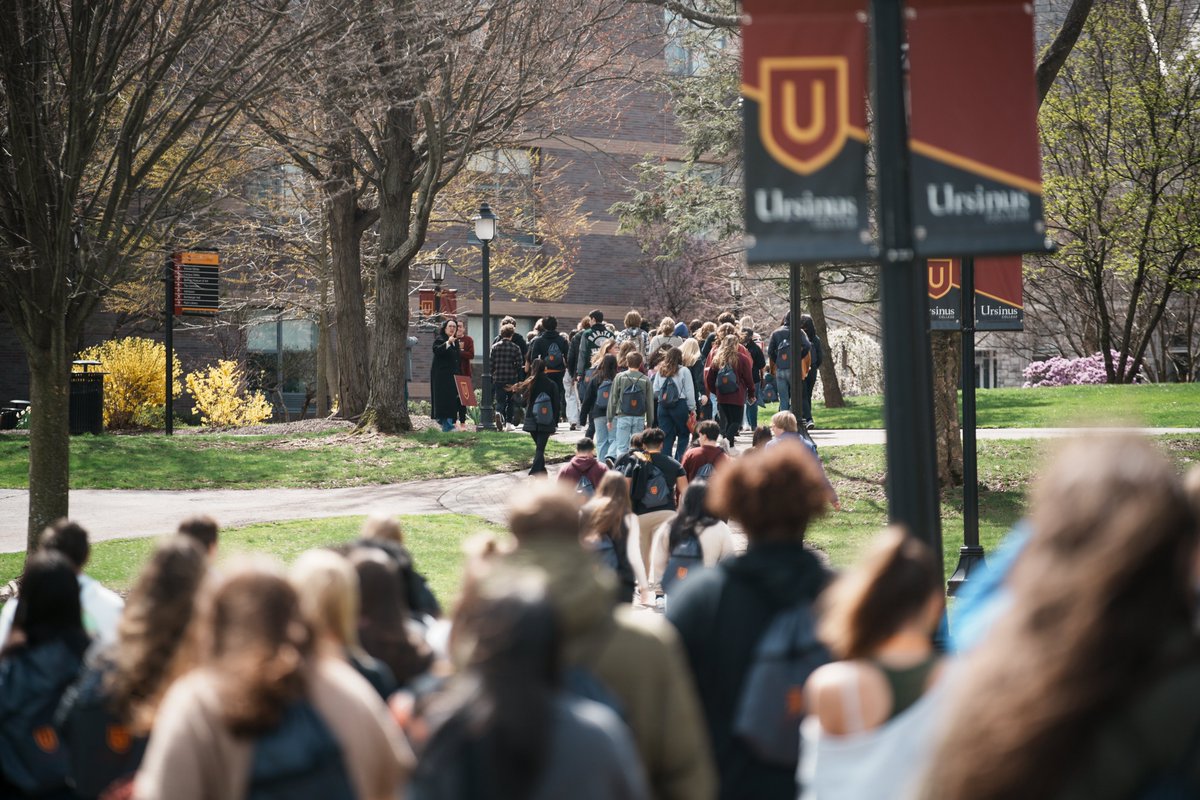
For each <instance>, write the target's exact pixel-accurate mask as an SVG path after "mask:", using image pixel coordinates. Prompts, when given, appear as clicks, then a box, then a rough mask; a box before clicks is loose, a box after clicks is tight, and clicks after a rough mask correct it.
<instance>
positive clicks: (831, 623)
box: [820, 526, 943, 659]
mask: <svg viewBox="0 0 1200 800" xmlns="http://www.w3.org/2000/svg"><path fill="white" fill-rule="evenodd" d="M942 591H943V589H942V576H941V575H940V574H939V573H938V565H937V561H936V560H935V559H934V557H933V553H932V552H930V550H929V548H928V547H927V546H926V545H925V543H924V542H921V541H920V540H918V539H915V538H913V537H912V536H909V535H908V534H907V533H905V531H904V529H903V528H901V527H899V526H892V527H890V528H888V529H886V530H885V531H883V532H882V533H880V534H879V536H878V537H876V540H875V542H874V543H873V544H872V546H871V549H870V550H869V551H868V552H867V554H866V556H865V557H864V558H863V559H862V561H861V562H859V564H858V566H856V567H855V568H854V569H853V570H850V571H849V572H846V573H845V574H843V575H842V576H841V577H840V578H838V579H837V580H836V581H835V582H834V584H833V585H832V586H830V587H829V589H828V590H827V591H826V592H825V593H824V594H823V595H822V596H821V606H822V607H823V609H824V611H823V613H822V615H821V626H820V634H821V639H822V640H823V641H824V642H825V643H826V644H827V645H829V649H830V650H831V651H832V652H833V654H834V655H835V656H836V657H837V658H839V659H852V658H869V657H871V656H873V655H874V654H875V651H876V648H878V647H879V645H881V644H883V643H884V642H885V641H886V640H887V639H888V638H889V637H890V636H892V635H893V634H895V633H896V632H897V631H899V630H900V629H901V628H903V627H904V625H905V623H907V622H909V621H910V620H913V619H915V618H917V617H919V616H920V615H921V614H922V612H924V611H925V609H926V607H927V606H928V605H929V603H930V598H931V597H933V596H934V594H935V593H936V594H938V595H940V594H941V593H942ZM931 633H932V632H931Z"/></svg>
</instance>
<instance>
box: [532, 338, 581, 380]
mask: <svg viewBox="0 0 1200 800" xmlns="http://www.w3.org/2000/svg"><path fill="white" fill-rule="evenodd" d="M552 342H553V343H556V344H557V345H558V349H559V350H561V351H562V358H563V369H560V370H558V380H559V381H562V374H563V371H564V370H565V369H566V364H567V355H568V354H569V353H570V352H571V343H570V342H568V341H567V338H566V337H565V336H563V335H562V334H561V333H559V332H558V331H542V335H541V336H539V337H537V338H536V339H534V340H533V343H532V344H530V345H529V353H528V354H527V355H526V363H527V364H532V363H533V360H534V359H535V358H540V359H542V360H543V361H545V360H546V355H547V354H548V353H549V352H550V344H551V343H552ZM546 372H547V373H551V370H550V365H549V364H547V365H546ZM552 380H553V378H552Z"/></svg>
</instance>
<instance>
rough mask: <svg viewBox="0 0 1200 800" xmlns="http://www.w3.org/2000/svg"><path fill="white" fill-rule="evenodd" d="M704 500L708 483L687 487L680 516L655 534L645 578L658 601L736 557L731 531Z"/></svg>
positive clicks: (663, 525) (662, 525)
mask: <svg viewBox="0 0 1200 800" xmlns="http://www.w3.org/2000/svg"><path fill="white" fill-rule="evenodd" d="M718 449H719V448H718ZM722 455H723V454H722ZM707 500H708V482H707V481H703V480H702V481H700V482H698V483H689V484H688V487H687V490H686V491H685V492H684V493H683V499H682V500H681V501H680V503H679V512H678V513H677V514H676V515H675V516H674V517H672V518H671V519H670V520H668V521H666V522H664V523H662V524H661V525H659V526H658V528H657V529H656V530H655V531H654V537H653V540H652V542H651V544H650V572H649V575H648V576H647V577H648V578H649V580H650V586H651V587H652V588H653V589H654V591H655V592H656V593H657V595H658V596H660V597H666V596H668V595H669V594H670V593H671V592H672V591H674V589H675V588H678V587H681V586H682V585H683V581H685V580H687V579H688V578H690V577H694V576H695V575H697V574H699V571H700V570H701V569H704V568H706V567H712V566H715V565H716V564H717V562H719V561H722V560H724V559H726V558H733V557H734V556H735V555H737V550H736V548H735V547H734V543H733V531H731V530H730V529H729V525H727V524H726V523H725V522H724V521H723V520H720V519H718V518H717V517H715V516H713V514H712V512H711V511H709V510H708V509H707V508H706V507H705V503H706V502H707Z"/></svg>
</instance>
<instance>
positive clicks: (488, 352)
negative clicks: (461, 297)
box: [473, 203, 498, 431]
mask: <svg viewBox="0 0 1200 800" xmlns="http://www.w3.org/2000/svg"><path fill="white" fill-rule="evenodd" d="M473 221H474V223H475V238H476V239H478V240H479V241H480V242H481V243H482V244H483V407H482V408H480V409H479V417H480V419H479V421H480V423H481V425H480V427H481V428H482V429H483V430H485V431H490V430H494V429H495V427H496V425H495V420H494V419H493V418H492V416H493V412H492V320H491V310H492V308H491V300H492V283H491V274H490V270H491V242H492V239H494V238H496V224H497V221H498V220H497V217H496V215H495V214H493V213H492V209H491V207H490V206H488V204H487V203H483V204H481V205H480V206H479V213H478V214H476V215H475V216H474V218H473Z"/></svg>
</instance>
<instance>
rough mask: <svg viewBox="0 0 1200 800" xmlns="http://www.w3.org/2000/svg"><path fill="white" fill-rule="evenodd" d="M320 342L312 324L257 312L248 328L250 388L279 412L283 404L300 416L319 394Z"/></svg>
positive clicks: (247, 348) (262, 311) (289, 410)
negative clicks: (317, 387)
mask: <svg viewBox="0 0 1200 800" xmlns="http://www.w3.org/2000/svg"><path fill="white" fill-rule="evenodd" d="M317 338H318V331H317V325H316V323H314V322H313V321H312V320H308V319H285V318H283V317H282V316H281V315H280V313H279V312H277V311H272V310H269V309H263V310H261V311H258V312H255V313H254V315H253V317H252V321H251V323H250V324H249V325H248V326H247V327H246V351H247V356H246V363H247V365H248V366H249V374H250V380H249V383H250V388H251V389H255V390H258V391H262V392H263V393H264V394H266V395H267V399H268V400H270V401H271V404H272V405H274V406H275V407H276V409H277V410H282V409H280V404H281V403H282V405H283V406H284V407H285V408H286V409H287V411H288V413H289V414H299V413H300V411H301V410H302V409H303V408H304V406H305V405H306V403H307V402H310V399H311V397H312V396H313V393H314V392H315V391H316V385H317Z"/></svg>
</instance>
